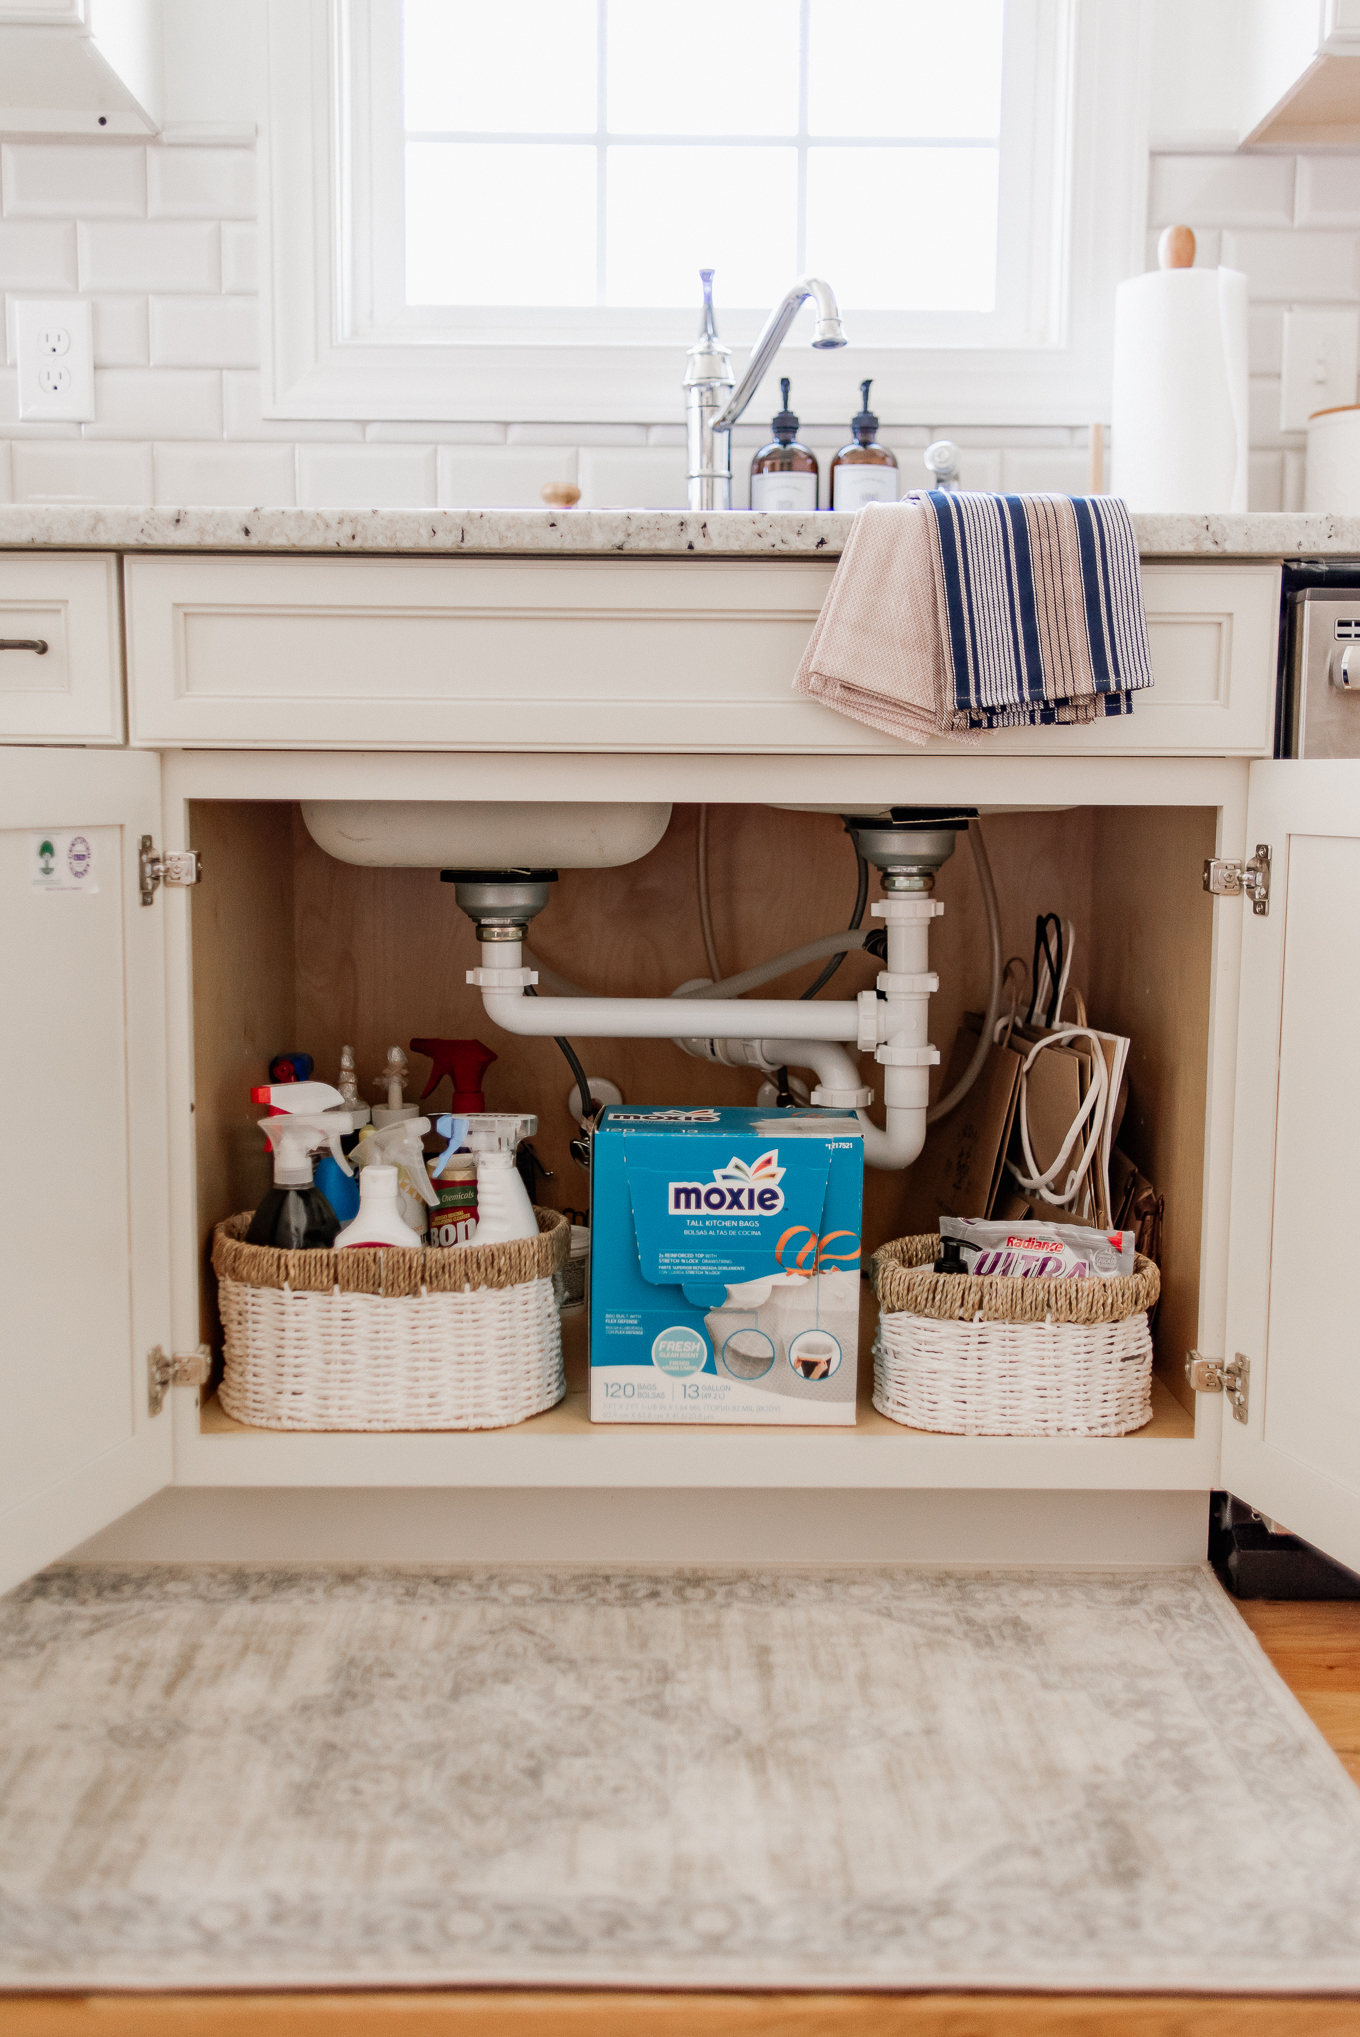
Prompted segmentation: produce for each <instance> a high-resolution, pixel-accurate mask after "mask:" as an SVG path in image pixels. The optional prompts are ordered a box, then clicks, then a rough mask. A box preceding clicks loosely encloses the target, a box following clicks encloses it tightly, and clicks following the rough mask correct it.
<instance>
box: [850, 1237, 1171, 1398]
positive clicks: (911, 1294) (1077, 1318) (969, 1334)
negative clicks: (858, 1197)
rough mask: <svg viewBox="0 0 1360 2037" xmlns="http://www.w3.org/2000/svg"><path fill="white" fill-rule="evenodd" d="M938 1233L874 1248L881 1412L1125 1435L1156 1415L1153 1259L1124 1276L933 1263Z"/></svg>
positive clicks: (877, 1392) (1155, 1280) (1140, 1262)
mask: <svg viewBox="0 0 1360 2037" xmlns="http://www.w3.org/2000/svg"><path fill="white" fill-rule="evenodd" d="M939 1243H940V1241H939V1239H938V1238H937V1237H920V1238H903V1239H899V1240H898V1241H897V1242H896V1243H894V1244H892V1245H885V1246H884V1247H883V1248H882V1249H881V1251H880V1252H879V1253H877V1254H876V1255H875V1259H874V1265H873V1274H874V1287H875V1292H876V1293H877V1295H878V1299H879V1305H880V1309H881V1311H882V1313H881V1314H880V1316H879V1323H878V1335H877V1337H876V1338H875V1340H874V1406H875V1407H876V1408H877V1409H878V1411H879V1413H880V1414H883V1415H887V1416H888V1418H889V1420H891V1421H894V1422H902V1423H904V1424H905V1425H906V1426H907V1427H908V1428H913V1429H931V1430H935V1431H937V1432H939V1433H942V1434H946V1435H952V1436H1125V1435H1127V1434H1128V1433H1129V1431H1130V1430H1131V1429H1140V1428H1142V1427H1143V1425H1144V1423H1146V1422H1149V1421H1151V1419H1152V1337H1151V1333H1150V1331H1149V1327H1148V1313H1147V1312H1148V1310H1149V1308H1151V1307H1152V1305H1153V1304H1154V1303H1155V1301H1156V1299H1157V1295H1158V1291H1159V1286H1160V1282H1159V1278H1158V1273H1157V1268H1156V1267H1155V1266H1154V1265H1153V1264H1152V1263H1151V1261H1150V1260H1147V1259H1144V1258H1141V1257H1140V1258H1139V1259H1138V1261H1137V1263H1136V1269H1135V1272H1134V1273H1133V1274H1132V1275H1130V1276H1128V1277H1126V1278H1121V1279H1118V1280H1108V1281H1107V1280H1100V1281H1097V1280H1080V1281H1078V1280H1015V1279H994V1278H992V1277H990V1276H987V1277H983V1278H978V1277H976V1276H973V1275H962V1274H947V1273H942V1274H937V1273H935V1272H934V1271H933V1267H932V1262H933V1260H934V1258H935V1256H936V1254H937V1253H938V1251H939ZM1021 1317H1023V1318H1024V1320H1019V1318H1021Z"/></svg>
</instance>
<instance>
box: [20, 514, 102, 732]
mask: <svg viewBox="0 0 1360 2037" xmlns="http://www.w3.org/2000/svg"><path fill="white" fill-rule="evenodd" d="M28 642H36V643H42V644H46V646H47V649H46V651H44V652H36V651H32V650H27V649H12V650H5V649H0V742H11V743H12V742H21V743H22V742H33V743H121V742H122V740H123V689H122V682H121V672H122V658H121V652H120V645H119V622H118V561H117V559H116V558H115V557H113V555H112V554H108V555H104V554H97V553H96V554H90V553H65V552H0V644H3V643H19V644H23V643H28Z"/></svg>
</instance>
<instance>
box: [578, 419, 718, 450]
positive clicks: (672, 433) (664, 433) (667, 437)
mask: <svg viewBox="0 0 1360 2037" xmlns="http://www.w3.org/2000/svg"><path fill="white" fill-rule="evenodd" d="M737 429H738V430H740V429H741V427H740V425H738V427H737ZM581 436H582V437H583V438H584V437H586V436H588V434H587V433H585V432H584V431H583V432H582V434H581ZM647 443H648V445H649V446H682V445H684V443H685V427H684V425H683V424H649V425H648V427H647Z"/></svg>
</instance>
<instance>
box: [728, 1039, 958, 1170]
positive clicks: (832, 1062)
mask: <svg viewBox="0 0 1360 2037" xmlns="http://www.w3.org/2000/svg"><path fill="white" fill-rule="evenodd" d="M760 1051H761V1053H762V1054H763V1055H764V1056H765V1059H766V1060H767V1061H769V1062H770V1063H772V1065H773V1066H774V1067H776V1068H779V1067H793V1068H810V1069H811V1070H812V1071H813V1073H814V1074H815V1075H816V1077H817V1080H818V1083H819V1084H820V1085H821V1086H822V1087H823V1088H825V1089H859V1088H860V1087H861V1082H860V1072H859V1069H858V1067H857V1066H856V1064H855V1062H854V1061H853V1060H852V1059H851V1057H850V1055H849V1054H847V1053H846V1051H845V1049H844V1048H843V1047H838V1046H835V1045H834V1044H833V1043H832V1042H831V1041H830V1040H809V1041H803V1040H762V1041H761V1042H760ZM883 1094H884V1100H885V1103H886V1109H885V1111H884V1118H885V1120H886V1122H885V1123H884V1124H883V1125H876V1124H875V1123H874V1121H873V1119H872V1118H871V1117H870V1116H869V1114H868V1112H867V1111H863V1110H857V1111H856V1112H855V1116H856V1117H857V1118H858V1119H859V1124H860V1129H861V1131H862V1132H863V1133H864V1160H865V1165H866V1166H868V1167H881V1168H898V1167H910V1165H911V1163H912V1161H913V1160H915V1159H916V1158H917V1157H918V1155H919V1154H920V1151H921V1148H922V1147H923V1146H924V1144H925V1142H926V1097H927V1095H928V1094H929V1076H928V1072H927V1070H925V1069H924V1068H885V1069H884V1071H883Z"/></svg>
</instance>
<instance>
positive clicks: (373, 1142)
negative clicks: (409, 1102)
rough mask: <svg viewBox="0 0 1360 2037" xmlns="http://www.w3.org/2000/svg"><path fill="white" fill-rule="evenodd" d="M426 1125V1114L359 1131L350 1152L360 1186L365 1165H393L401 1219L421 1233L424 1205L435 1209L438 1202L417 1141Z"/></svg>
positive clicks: (422, 1232)
mask: <svg viewBox="0 0 1360 2037" xmlns="http://www.w3.org/2000/svg"><path fill="white" fill-rule="evenodd" d="M374 1115H375V1116H376V1115H377V1113H376V1112H375V1113H374ZM429 1129H430V1120H429V1119H428V1118H421V1117H415V1118H401V1119H400V1120H398V1122H397V1123H396V1124H391V1125H386V1126H384V1128H383V1129H382V1130H381V1131H365V1132H362V1133H361V1134H360V1137H359V1143H358V1145H357V1146H356V1147H355V1149H354V1152H353V1154H352V1156H351V1157H352V1158H353V1161H354V1165H355V1169H356V1170H357V1171H358V1174H359V1186H360V1189H361V1190H362V1188H363V1174H364V1170H365V1169H366V1168H369V1167H374V1166H377V1167H395V1168H396V1170H397V1207H398V1209H399V1210H400V1212H401V1218H402V1222H403V1223H405V1224H407V1225H409V1227H410V1228H411V1229H412V1230H413V1231H415V1232H416V1233H417V1234H418V1235H420V1236H421V1237H423V1236H424V1233H425V1229H426V1226H427V1224H428V1222H429V1218H428V1217H427V1216H426V1213H425V1212H426V1209H427V1208H429V1209H435V1208H437V1207H438V1204H439V1191H438V1190H437V1189H436V1188H435V1187H434V1184H433V1183H432V1182H431V1180H430V1177H429V1175H428V1173H427V1172H426V1169H425V1155H424V1152H423V1151H422V1149H421V1144H420V1142H421V1139H422V1138H423V1137H424V1135H425V1133H426V1132H428V1131H429Z"/></svg>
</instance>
